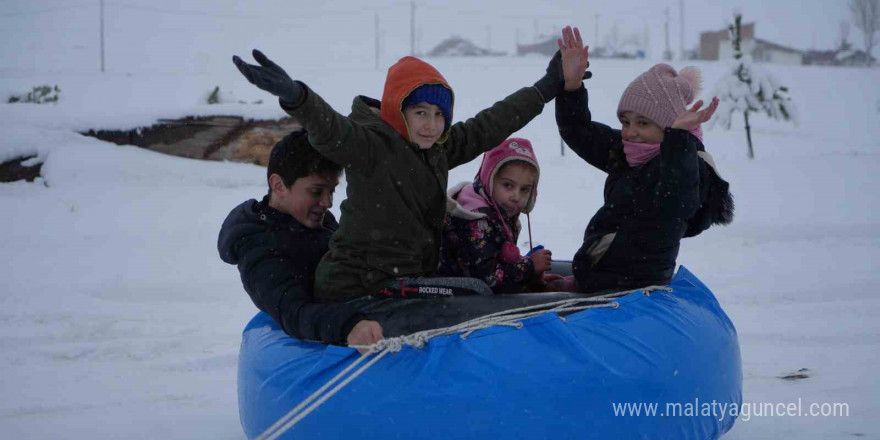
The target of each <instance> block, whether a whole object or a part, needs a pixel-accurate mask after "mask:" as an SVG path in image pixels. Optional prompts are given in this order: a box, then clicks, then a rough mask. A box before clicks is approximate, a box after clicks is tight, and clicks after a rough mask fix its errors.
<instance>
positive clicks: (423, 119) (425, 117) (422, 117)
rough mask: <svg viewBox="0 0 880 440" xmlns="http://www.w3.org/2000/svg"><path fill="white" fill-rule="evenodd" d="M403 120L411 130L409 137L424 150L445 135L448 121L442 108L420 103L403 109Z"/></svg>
mask: <svg viewBox="0 0 880 440" xmlns="http://www.w3.org/2000/svg"><path fill="white" fill-rule="evenodd" d="M403 119H404V120H405V121H406V126H407V127H408V128H409V137H410V140H411V141H412V142H415V143H416V144H418V145H419V147H422V148H431V147H432V146H434V144H435V143H436V142H437V140H438V139H440V136H442V135H443V130H444V129H445V128H446V119H444V117H443V111H442V110H440V107H438V106H436V105H434V104H428V103H427V102H420V103H418V104H416V105H411V106H409V107H407V108H405V109H403Z"/></svg>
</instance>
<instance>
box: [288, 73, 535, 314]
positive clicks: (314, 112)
mask: <svg viewBox="0 0 880 440" xmlns="http://www.w3.org/2000/svg"><path fill="white" fill-rule="evenodd" d="M422 84H442V85H444V86H445V87H447V88H449V89H450V92H451V90H452V89H451V88H450V87H449V85H448V83H447V82H446V80H445V79H444V78H443V77H442V76H441V75H440V73H439V72H437V71H436V70H435V69H434V68H433V67H431V66H430V65H429V64H427V63H425V62H423V61H421V60H418V59H417V58H414V57H405V58H403V59H401V60H400V61H399V62H398V63H396V64H395V65H394V66H392V67H391V68H390V69H389V71H388V76H387V78H386V83H385V92H384V94H383V97H382V102H381V111H380V109H379V108H377V105H379V102H378V101H376V100H374V99H370V98H366V97H363V96H359V97H357V98H355V100H354V103H353V104H352V112H351V115H349V117H345V116H343V115H341V114H339V113H337V112H336V111H334V110H333V109H332V108H331V107H330V106H329V105H328V104H327V103H326V102H324V100H323V99H322V98H321V97H320V96H319V95H317V94H316V93H315V92H314V91H312V90H311V89H308V88H307V87H306V94H305V98H304V100H303V101H302V103H301V104H300V105H298V106H297V107H296V108H286V110H287V112H288V113H289V114H290V115H291V116H292V117H294V118H295V119H297V120H298V121H299V122H300V123H301V124H302V125H303V127H304V128H305V129H306V130H308V132H309V142H310V143H311V144H312V145H313V146H314V147H315V149H317V150H318V151H319V152H320V153H321V154H323V155H324V156H326V157H327V158H329V159H330V160H332V161H334V162H336V163H337V164H339V165H341V166H343V167H344V168H345V174H346V181H347V188H346V192H347V198H346V200H344V201H343V202H342V204H341V205H340V210H341V212H342V215H341V216H340V221H339V229H338V230H337V231H336V233H335V234H334V235H333V238H332V239H331V241H330V250H329V252H327V253H326V254H325V255H324V258H323V259H322V260H321V262H320V264H319V265H318V268H317V271H316V274H315V277H316V283H315V297H316V298H317V299H319V300H322V301H340V300H345V299H350V298H354V297H360V296H365V295H372V294H375V293H377V292H378V290H380V289H381V288H382V287H384V286H385V285H386V284H387V283H388V281H389V280H391V279H393V278H405V277H425V276H430V275H431V274H432V273H433V272H434V271H435V270H436V269H437V266H438V264H439V261H440V239H441V238H440V237H441V232H442V226H443V220H444V216H445V213H446V184H447V178H448V173H449V169H450V168H454V167H456V166H458V165H461V164H464V163H467V162H469V161H471V160H473V159H474V158H476V157H477V156H478V155H480V154H482V153H483V152H485V151H487V150H490V149H491V148H493V147H495V146H496V145H498V144H500V143H501V142H502V141H504V140H505V139H506V138H507V137H508V136H510V135H511V134H512V133H514V132H516V131H517V130H519V129H521V128H522V127H523V126H525V125H526V124H527V123H528V122H529V121H531V120H532V119H533V118H534V117H535V116H537V115H539V114H540V113H541V111H542V110H543V108H544V100H543V98H542V97H541V95H540V93H539V92H538V90H537V89H535V88H534V87H524V88H522V89H520V90H518V91H516V92H514V93H513V94H511V95H510V96H508V97H507V98H505V99H504V100H502V101H499V102H497V103H495V104H494V105H493V106H492V107H490V108H487V109H485V110H483V111H481V112H479V113H478V114H477V115H476V116H475V117H473V118H471V119H468V120H467V121H465V122H459V123H456V124H452V125H451V126H450V127H447V129H446V132H445V133H443V135H442V136H441V137H440V140H439V141H438V143H437V144H435V145H434V146H433V147H431V148H428V149H422V148H419V146H418V144H416V143H414V142H411V141H410V137H409V133H408V128H407V126H406V122H405V121H404V119H403V108H402V103H403V101H404V99H406V97H407V96H408V95H409V93H411V92H412V91H413V90H415V89H416V88H417V87H419V86H420V85H422ZM450 119H451V118H450Z"/></svg>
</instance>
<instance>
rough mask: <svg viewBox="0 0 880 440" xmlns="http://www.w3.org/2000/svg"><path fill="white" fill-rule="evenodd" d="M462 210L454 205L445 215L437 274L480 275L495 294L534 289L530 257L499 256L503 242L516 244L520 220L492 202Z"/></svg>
mask: <svg viewBox="0 0 880 440" xmlns="http://www.w3.org/2000/svg"><path fill="white" fill-rule="evenodd" d="M468 184H469V185H470V184H472V183H468ZM459 189H460V188H459ZM453 200H454V197H453ZM463 211H465V210H464V208H462V207H461V206H460V205H457V206H455V208H454V209H453V210H452V211H451V212H450V213H449V215H448V216H447V220H446V225H445V227H444V233H443V242H442V245H441V248H440V269H439V270H438V271H437V275H438V276H453V277H472V278H479V279H481V280H483V281H485V282H486V284H487V285H489V287H491V288H492V292H494V293H496V294H501V293H519V292H528V291H531V290H534V289H536V288H537V287H532V285H533V284H535V283H537V281H538V280H537V279H536V278H537V277H536V276H535V264H534V263H533V262H532V260H531V258H528V257H520V258H519V259H518V260H517V261H510V262H507V261H504V259H503V258H501V249H502V246H503V245H504V243H511V245H513V246H516V241H517V240H518V238H519V231H520V227H519V222H518V221H517V220H516V219H511V218H504V217H502V215H501V212H502V210H501V209H500V208H499V210H496V209H495V208H494V207H491V206H488V207H484V208H479V209H477V210H476V211H475V212H470V211H467V212H463ZM467 214H470V215H467ZM474 214H476V215H474ZM475 217H479V218H475ZM505 224H506V225H507V229H505ZM508 230H509V231H510V233H511V234H513V235H514V236H513V237H510V236H509V234H508V233H507V231H508Z"/></svg>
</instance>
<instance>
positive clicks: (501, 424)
mask: <svg viewBox="0 0 880 440" xmlns="http://www.w3.org/2000/svg"><path fill="white" fill-rule="evenodd" d="M669 287H670V288H671V291H656V292H653V293H651V294H649V295H646V294H644V293H640V292H637V293H631V294H628V295H626V296H622V297H620V298H617V299H614V302H616V303H617V306H616V307H606V308H594V309H587V310H583V311H579V312H575V313H572V314H568V315H567V316H564V317H560V315H559V314H557V313H544V314H542V315H539V316H536V317H531V318H527V319H525V320H523V321H522V324H523V325H522V326H521V327H520V328H515V327H508V326H493V327H490V328H486V329H482V330H478V331H476V332H474V333H472V334H470V335H468V336H467V337H466V338H462V337H461V335H458V334H455V335H450V336H442V337H438V338H435V339H431V340H430V342H429V343H428V344H427V345H425V346H424V347H423V348H413V347H409V346H407V347H404V348H403V349H402V350H401V351H400V352H398V353H394V354H388V355H386V356H384V357H382V358H381V359H379V360H378V361H377V362H376V363H375V364H374V365H372V366H371V367H370V368H369V369H367V370H365V371H364V372H363V374H361V375H360V376H358V377H356V378H355V379H354V380H352V381H351V383H349V384H348V385H347V386H345V387H344V388H342V389H341V390H339V391H338V393H336V394H335V395H333V396H332V397H330V398H329V399H327V400H326V401H325V402H324V403H323V404H322V405H321V406H320V407H318V408H317V409H315V410H314V412H312V413H311V414H309V415H308V416H306V417H305V418H303V419H302V420H300V421H299V422H298V423H297V424H296V425H295V426H293V427H292V428H291V429H289V430H287V431H286V432H285V433H284V434H283V435H282V436H281V437H280V438H289V439H352V438H366V439H395V438H400V439H442V440H449V439H460V438H475V439H485V438H504V439H543V438H547V439H566V438H602V439H605V438H607V439H611V438H617V439H635V438H640V439H641V438H675V439H700V440H705V439H714V438H718V437H720V436H721V435H722V434H724V433H725V432H727V431H728V430H729V429H730V428H731V427H732V426H733V424H734V421H735V417H734V416H732V415H731V413H730V410H731V408H732V407H731V405H736V407H737V408H738V407H739V406H740V405H741V404H742V371H741V361H740V352H739V343H738V341H737V335H736V329H735V328H734V326H733V324H732V323H731V321H730V319H729V318H728V317H727V315H726V314H725V313H724V311H723V310H722V309H721V307H720V306H719V304H718V301H717V300H716V299H715V297H714V295H713V294H712V292H711V291H710V290H709V289H708V288H707V287H706V286H705V285H703V283H702V282H700V281H699V280H698V279H697V278H696V277H695V276H694V275H693V274H691V273H690V272H688V271H687V269H685V268H683V267H682V268H680V270H679V272H678V274H677V275H676V276H675V278H674V280H673V281H672V283H671V284H670V285H669ZM512 297H519V298H520V299H519V301H524V300H523V299H522V298H526V297H529V298H532V299H530V300H528V301H535V300H534V298H542V299H540V300H542V301H551V300H554V299H556V298H572V297H577V295H576V294H529V295H514V296H512ZM512 297H511V296H503V297H467V298H466V297H460V298H447V299H444V300H397V301H408V302H405V303H401V304H406V305H405V306H401V307H399V308H397V309H395V308H394V307H392V309H393V310H394V311H393V312H391V313H388V314H386V315H385V316H384V317H383V318H382V319H384V320H385V322H383V328H384V329H386V333H385V335H386V337H387V336H395V335H400V334H405V333H404V332H408V331H412V330H419V329H423V328H422V327H424V323H416V324H407V325H398V326H396V327H395V324H394V319H395V316H397V317H402V316H424V315H426V314H427V315H430V314H432V313H435V314H436V315H438V316H441V317H442V319H441V321H442V320H444V319H447V318H449V315H450V313H452V312H449V310H453V311H455V310H457V309H461V310H477V311H478V312H479V313H482V312H484V311H486V310H489V309H487V308H486V307H485V305H483V306H481V305H480V304H481V303H480V304H478V302H481V301H483V302H484V301H494V302H493V304H496V303H504V302H505V301H508V302H509V304H510V305H512V306H522V305H523V304H522V303H516V301H518V300H517V299H516V298H514V299H509V298H512ZM389 301H395V300H389ZM438 301H439V302H438ZM443 301H446V303H444V302H443ZM451 302H454V304H464V305H465V307H460V308H458V307H451V306H450V304H453V303H451ZM413 307H417V308H421V309H420V311H419V313H413V312H414V311H415V310H414V309H413ZM481 307H482V308H481ZM466 319H470V316H467V317H465V318H461V319H459V321H463V320H466ZM404 321H405V320H404ZM380 322H382V321H380ZM389 331H390V332H391V334H389ZM395 333H396V334H395ZM372 356H376V355H372ZM359 358H360V355H359V354H358V352H357V351H355V350H354V349H351V348H348V347H337V346H328V345H324V344H318V343H312V342H304V341H300V340H297V339H294V338H291V337H289V336H287V335H286V334H284V332H283V331H282V330H281V329H280V328H279V326H278V325H277V324H276V323H275V322H274V321H273V320H272V319H271V318H270V317H269V316H268V315H267V314H265V313H259V314H257V316H255V317H254V318H253V319H252V320H251V322H250V323H249V324H248V325H247V327H246V328H245V330H244V334H243V339H242V344H241V352H240V356H239V371H238V396H239V411H240V415H241V422H242V426H243V428H244V431H245V434H246V435H247V437H248V438H249V439H254V438H257V437H258V436H260V434H262V433H263V432H264V431H265V430H266V429H267V428H269V427H270V426H271V425H272V424H273V423H275V422H276V421H277V420H278V419H280V418H282V417H284V416H285V414H287V413H288V411H290V410H291V409H292V408H294V407H295V406H297V405H298V404H299V403H300V402H302V401H303V400H305V399H306V398H307V397H309V396H310V395H311V394H312V393H313V392H315V391H316V390H318V389H319V388H321V387H322V386H323V385H325V384H326V383H327V382H328V381H330V380H331V379H332V378H333V377H334V376H336V375H337V374H338V373H340V372H341V371H342V370H343V369H345V368H346V367H347V366H348V365H350V364H351V363H353V362H355V361H356V360H357V359H359ZM652 408H653V409H652ZM708 408H712V409H711V410H709V409H708ZM722 408H725V412H724V413H722ZM636 411H638V414H637V413H636Z"/></svg>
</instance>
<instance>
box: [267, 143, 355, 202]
mask: <svg viewBox="0 0 880 440" xmlns="http://www.w3.org/2000/svg"><path fill="white" fill-rule="evenodd" d="M340 173H342V167H341V166H339V165H337V164H335V163H333V162H331V161H330V160H329V159H327V158H326V157H324V156H322V155H321V153H318V151H317V150H315V149H314V148H313V147H312V145H311V144H309V134H308V132H306V131H305V130H300V131H294V132H292V133H290V134H288V135H287V136H284V138H283V139H281V140H280V141H278V143H277V144H275V146H274V147H272V152H271V153H269V165H268V166H267V167H266V179H267V180H268V179H269V176H271V175H273V174H278V175H279V176H281V180H282V181H283V182H284V186H286V187H288V188H290V187H291V186H293V183H294V182H296V179H299V178H300V177H306V176H310V175H312V174H317V175H319V176H334V177H338V176H339V174H340ZM271 191H272V189H271V188H269V192H271Z"/></svg>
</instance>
